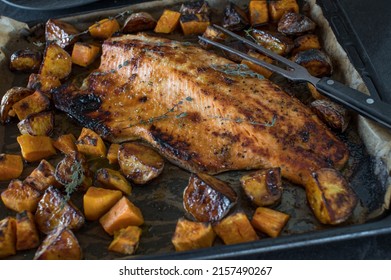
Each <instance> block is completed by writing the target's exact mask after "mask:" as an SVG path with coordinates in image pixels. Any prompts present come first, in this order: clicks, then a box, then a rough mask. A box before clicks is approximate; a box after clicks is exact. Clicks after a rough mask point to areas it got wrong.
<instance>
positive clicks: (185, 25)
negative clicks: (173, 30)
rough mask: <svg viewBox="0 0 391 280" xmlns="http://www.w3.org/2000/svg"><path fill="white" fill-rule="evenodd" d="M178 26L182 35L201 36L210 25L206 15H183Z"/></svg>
mask: <svg viewBox="0 0 391 280" xmlns="http://www.w3.org/2000/svg"><path fill="white" fill-rule="evenodd" d="M179 21H180V24H181V27H182V31H183V34H184V35H193V34H203V33H204V32H205V30H206V28H207V27H208V26H209V25H210V19H209V16H208V15H206V14H185V15H181V17H180V20H179Z"/></svg>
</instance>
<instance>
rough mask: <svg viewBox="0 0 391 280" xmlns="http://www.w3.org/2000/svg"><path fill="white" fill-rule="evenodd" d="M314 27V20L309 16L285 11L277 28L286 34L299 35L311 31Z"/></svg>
mask: <svg viewBox="0 0 391 280" xmlns="http://www.w3.org/2000/svg"><path fill="white" fill-rule="evenodd" d="M315 28H316V24H315V22H313V21H312V20H311V19H310V18H309V17H306V16H305V15H302V14H297V13H292V12H289V13H286V14H285V15H283V16H282V17H281V19H280V21H279V22H278V27H277V30H278V31H279V32H281V33H284V34H286V35H292V36H299V35H302V34H304V33H308V32H312V31H314V30H315Z"/></svg>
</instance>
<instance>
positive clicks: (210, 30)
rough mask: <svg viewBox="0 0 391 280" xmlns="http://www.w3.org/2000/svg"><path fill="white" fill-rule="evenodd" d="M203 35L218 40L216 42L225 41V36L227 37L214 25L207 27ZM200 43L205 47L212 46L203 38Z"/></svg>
mask: <svg viewBox="0 0 391 280" xmlns="http://www.w3.org/2000/svg"><path fill="white" fill-rule="evenodd" d="M202 37H205V38H208V39H210V40H212V41H216V42H223V41H224V40H225V38H227V36H226V35H225V34H224V33H223V32H221V31H220V30H218V29H217V28H216V27H214V26H213V25H209V26H208V27H207V28H206V30H205V32H204V34H202ZM198 43H199V44H200V45H201V46H202V47H203V48H205V49H209V48H210V47H211V45H210V44H208V43H206V42H204V41H202V40H199V41H198Z"/></svg>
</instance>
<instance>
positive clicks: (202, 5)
mask: <svg viewBox="0 0 391 280" xmlns="http://www.w3.org/2000/svg"><path fill="white" fill-rule="evenodd" d="M179 12H180V13H181V14H182V15H185V14H207V15H209V14H210V13H211V9H210V6H209V4H208V2H206V1H195V2H188V3H183V4H182V6H181V8H180V9H179Z"/></svg>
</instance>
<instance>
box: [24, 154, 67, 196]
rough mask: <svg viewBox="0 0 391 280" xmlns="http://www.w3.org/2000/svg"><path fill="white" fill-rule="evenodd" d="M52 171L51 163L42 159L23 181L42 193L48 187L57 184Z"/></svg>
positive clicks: (53, 170)
mask: <svg viewBox="0 0 391 280" xmlns="http://www.w3.org/2000/svg"><path fill="white" fill-rule="evenodd" d="M54 172H55V169H54V167H53V165H51V164H50V162H48V161H46V160H44V159H43V160H41V162H40V163H39V164H38V166H37V167H36V168H35V169H34V170H33V171H32V172H31V174H30V175H29V176H27V177H26V179H24V181H23V183H24V184H28V185H30V186H32V187H33V188H34V189H36V190H38V191H39V192H41V193H43V192H44V191H45V190H46V189H47V188H48V187H50V186H57V185H59V184H58V182H57V180H56V178H55V177H54Z"/></svg>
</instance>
